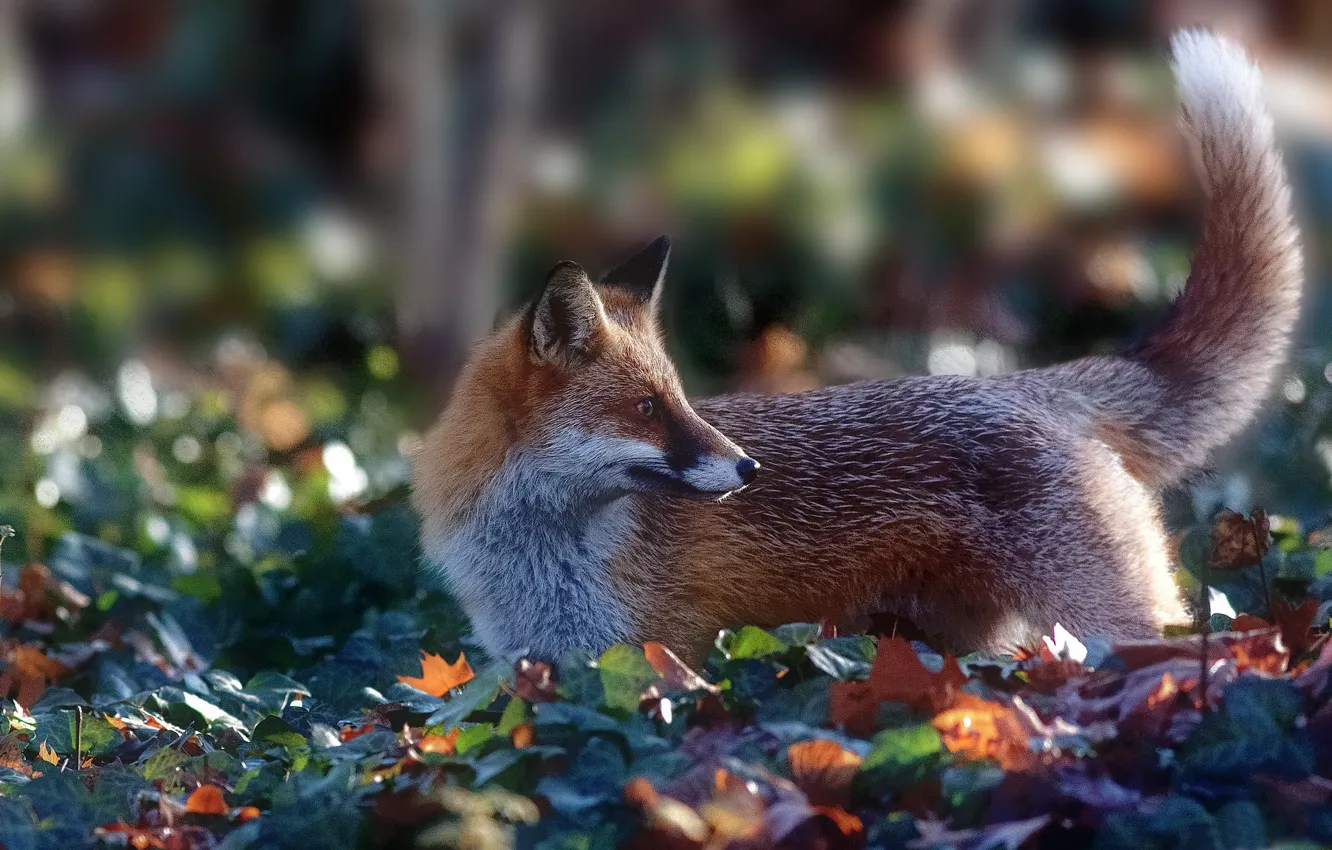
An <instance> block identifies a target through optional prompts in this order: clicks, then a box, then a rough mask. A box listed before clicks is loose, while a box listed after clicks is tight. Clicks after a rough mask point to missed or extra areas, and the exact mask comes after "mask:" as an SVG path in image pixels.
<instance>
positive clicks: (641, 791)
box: [624, 777, 711, 847]
mask: <svg viewBox="0 0 1332 850" xmlns="http://www.w3.org/2000/svg"><path fill="white" fill-rule="evenodd" d="M624 800H625V802H626V803H628V804H629V805H631V806H634V807H636V808H638V809H639V810H640V811H641V812H642V813H643V820H644V822H645V823H644V826H645V827H646V829H647V831H648V832H649V835H648V836H644V837H645V838H646V839H648V840H647V841H646V843H644V844H642V845H641V846H644V847H670V846H678V845H681V844H682V845H683V846H696V845H699V844H702V843H703V842H704V841H706V840H707V838H708V834H709V833H710V832H711V830H710V829H709V828H708V824H707V823H706V822H704V820H703V818H702V817H700V816H699V814H698V813H697V812H695V811H694V810H693V809H692V808H690V807H689V806H687V805H685V804H684V803H682V802H680V801H679V800H676V799H673V798H671V797H667V796H666V795H664V794H659V793H657V789H655V788H653V787H652V783H651V782H649V781H648V780H646V779H644V778H642V777H639V778H637V779H634V780H633V781H631V782H629V783H628V784H627V785H625V787H624Z"/></svg>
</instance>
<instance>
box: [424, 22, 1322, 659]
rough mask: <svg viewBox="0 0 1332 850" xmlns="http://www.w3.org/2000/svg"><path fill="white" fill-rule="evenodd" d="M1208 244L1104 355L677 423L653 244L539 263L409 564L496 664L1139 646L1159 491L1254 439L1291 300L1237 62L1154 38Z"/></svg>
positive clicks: (455, 398) (1267, 153)
mask: <svg viewBox="0 0 1332 850" xmlns="http://www.w3.org/2000/svg"><path fill="white" fill-rule="evenodd" d="M1170 46H1171V64H1172V69H1173V72H1174V76H1175V80H1176V88H1177V91H1178V96H1179V101H1180V116H1181V117H1180V127H1181V129H1182V131H1183V134H1184V136H1185V139H1186V141H1187V142H1189V144H1190V147H1191V149H1192V154H1193V159H1194V161H1195V162H1196V164H1197V165H1198V166H1199V167H1198V171H1199V173H1200V178H1201V184H1202V189H1203V190H1204V199H1205V200H1204V203H1203V222H1202V228H1201V232H1200V235H1199V236H1198V238H1197V241H1196V244H1195V246H1194V251H1193V257H1192V265H1191V270H1190V273H1189V276H1188V279H1187V282H1186V284H1185V287H1184V289H1183V291H1182V293H1181V294H1180V295H1179V296H1178V297H1177V298H1176V300H1175V302H1174V303H1173V305H1172V307H1171V309H1170V311H1169V313H1168V315H1167V316H1166V317H1165V318H1164V319H1163V320H1162V321H1161V323H1160V324H1159V326H1158V327H1157V328H1156V329H1155V330H1154V331H1152V332H1150V333H1149V334H1148V335H1147V336H1145V337H1144V338H1143V339H1142V340H1141V341H1139V342H1137V343H1133V344H1130V345H1127V346H1125V347H1124V348H1123V349H1121V350H1120V351H1119V353H1117V354H1112V355H1098V356H1088V357H1085V358H1083V359H1078V360H1072V361H1069V362H1065V363H1060V364H1056V365H1052V366H1047V367H1044V368H1035V369H1028V370H1024V371H1015V372H1009V373H1006V374H1002V375H998V376H993V377H984V378H974V377H961V376H932V377H908V378H902V379H894V380H866V381H860V382H856V383H849V384H844V385H839V386H831V387H826V388H822V389H815V390H810V391H803V392H797V393H792V394H784V395H762V394H733V395H723V396H719V397H714V398H706V399H700V400H695V401H692V402H691V401H690V400H688V399H687V398H686V396H685V393H684V391H683V389H682V387H681V382H680V379H679V377H678V374H677V372H676V369H675V367H674V365H673V363H672V361H671V359H670V357H669V356H668V354H667V353H666V349H665V345H664V337H663V333H662V331H661V329H660V322H659V318H658V314H659V306H660V301H661V294H662V288H663V284H664V281H665V278H666V271H667V266H668V262H669V255H670V241H669V240H668V239H667V238H666V237H661V238H658V239H656V240H655V241H653V242H652V243H651V244H649V245H647V246H646V247H645V248H643V249H642V250H641V251H639V252H638V253H637V254H635V255H634V256H632V257H630V258H629V259H628V260H626V261H625V262H623V263H622V264H620V265H618V266H616V267H615V268H613V269H611V270H610V271H609V272H606V273H605V274H604V275H602V276H600V277H599V278H598V279H597V280H595V281H594V280H593V279H592V278H591V276H590V275H589V274H588V273H587V272H586V271H585V270H584V269H583V268H582V267H581V266H579V265H578V264H577V263H574V262H572V261H564V262H561V263H559V264H557V265H555V266H554V268H553V269H551V270H550V272H549V274H548V275H547V276H546V278H545V282H544V287H543V288H542V290H541V294H540V295H539V297H537V298H536V299H534V300H533V301H532V302H531V303H529V304H528V305H527V306H526V307H525V308H524V309H522V310H521V311H520V312H519V313H518V314H517V315H515V316H513V317H512V318H510V319H509V320H508V321H507V322H505V323H504V324H502V325H500V326H498V328H497V329H496V330H495V331H494V332H493V333H491V334H490V335H489V336H487V337H486V338H484V339H483V340H482V341H480V342H479V343H478V344H477V345H476V347H475V348H474V350H473V351H472V354H471V356H470V358H469V359H468V361H467V363H466V365H465V366H464V368H463V369H462V371H461V373H460V374H459V376H458V378H457V379H456V382H455V384H454V388H453V391H452V394H451V397H450V399H449V400H448V402H447V405H446V407H445V409H444V410H443V412H442V414H441V415H440V417H439V419H438V421H437V422H436V423H435V425H434V426H433V427H432V428H431V429H430V430H429V431H428V432H427V434H426V435H425V436H424V438H423V440H422V446H421V448H420V450H419V452H418V453H417V455H416V457H415V459H414V469H413V472H412V501H413V504H414V507H415V509H416V511H417V512H418V514H419V515H420V517H421V545H422V552H423V556H424V559H425V561H426V562H427V563H428V564H429V565H430V568H432V569H436V570H441V571H442V573H443V576H444V579H445V581H446V583H447V585H448V587H449V588H450V590H451V592H452V593H453V594H454V595H455V596H456V598H457V599H458V600H459V601H460V603H461V605H462V606H463V608H464V610H465V612H466V614H467V616H468V618H469V620H470V622H471V625H472V631H473V636H474V638H475V640H476V641H477V642H478V643H479V644H480V645H481V646H482V647H483V648H484V649H485V651H486V652H487V653H488V654H489V655H491V656H492V657H496V658H500V657H507V658H517V657H518V656H520V655H526V656H527V657H529V658H532V659H541V660H550V661H558V659H559V658H560V657H561V656H562V655H564V654H565V653H566V652H568V651H570V650H575V649H578V650H584V651H587V652H591V653H600V652H602V651H604V650H605V649H606V648H608V647H609V646H611V645H612V644H616V643H633V644H643V643H645V642H649V641H653V642H657V643H660V644H663V645H665V646H666V647H668V648H670V649H672V650H673V651H675V652H676V653H677V654H679V655H680V656H681V657H683V658H685V659H687V660H694V661H698V660H701V659H702V658H704V657H705V656H706V654H707V652H708V651H709V649H710V647H711V645H712V644H713V642H714V641H715V639H716V636H717V635H718V633H719V631H720V630H722V629H724V628H727V627H730V626H733V625H736V624H742V623H747V624H755V625H758V626H761V627H775V626H777V625H780V624H783V623H790V622H833V623H842V622H857V621H863V620H864V618H866V617H867V616H868V615H870V614H873V613H876V612H891V613H894V614H897V615H900V616H901V617H903V618H905V619H907V620H909V621H910V622H912V623H913V624H916V625H917V626H918V627H919V628H920V629H922V630H923V631H924V632H925V633H926V634H927V635H929V636H930V639H931V641H936V642H937V644H938V646H940V647H946V648H949V649H954V650H957V651H972V650H979V651H995V652H1001V651H1012V649H1013V648H1015V647H1029V646H1032V645H1034V644H1035V643H1037V642H1038V641H1039V640H1040V637H1041V636H1042V635H1046V634H1050V633H1051V630H1052V628H1053V627H1054V625H1055V624H1060V625H1062V626H1063V627H1064V628H1065V629H1067V630H1069V631H1070V632H1072V633H1073V634H1075V635H1083V636H1090V635H1095V636H1100V637H1103V638H1107V639H1111V640H1133V639H1147V638H1152V637H1159V635H1160V633H1161V631H1162V628H1163V627H1164V626H1165V625H1167V624H1171V623H1179V622H1184V621H1186V620H1187V617H1188V613H1187V609H1186V606H1185V604H1184V602H1183V600H1182V597H1181V593H1180V591H1179V590H1178V587H1177V584H1176V581H1175V580H1174V577H1173V570H1172V558H1171V554H1170V546H1169V544H1168V536H1167V529H1166V526H1165V524H1164V521H1163V516H1162V508H1161V494H1162V493H1163V491H1165V490H1166V489H1167V488H1170V487H1173V486H1178V485H1181V484H1183V483H1186V482H1187V481H1188V480H1189V479H1190V477H1191V476H1194V475H1196V474H1198V473H1199V472H1201V471H1204V470H1205V468H1206V464H1207V463H1208V462H1209V459H1210V458H1211V457H1212V455H1213V454H1214V453H1215V452H1216V451H1217V450H1218V449H1220V448H1222V447H1223V446H1225V445H1227V444H1228V443H1230V442H1231V441H1232V440H1234V439H1235V438H1236V437H1238V436H1239V435H1240V433H1241V432H1242V431H1244V430H1245V429H1246V428H1247V427H1248V426H1249V424H1250V423H1251V420H1253V419H1254V418H1256V416H1257V414H1258V413H1259V412H1260V409H1261V408H1262V407H1263V406H1264V404H1265V400H1266V398H1267V396H1268V395H1269V393H1270V391H1271V390H1272V387H1273V384H1274V382H1275V380H1276V379H1277V376H1278V373H1279V372H1280V371H1281V370H1282V368H1283V365H1284V363H1285V361H1286V358H1287V356H1288V353H1289V348H1290V345H1291V342H1290V339H1291V334H1292V332H1293V328H1294V325H1295V324H1296V322H1297V320H1298V318H1299V311H1300V300H1301V290H1302V288H1303V269H1302V264H1303V260H1302V255H1301V249H1300V244H1299V243H1300V238H1299V231H1298V228H1297V225H1296V223H1295V219H1294V215H1293V212H1292V208H1291V207H1292V203H1291V192H1290V188H1289V185H1288V182H1287V176H1286V172H1285V167H1284V165H1283V160H1282V156H1281V153H1280V150H1279V148H1278V145H1277V142H1276V138H1275V131H1274V128H1273V122H1272V119H1271V117H1270V115H1269V114H1268V112H1267V110H1266V108H1265V106H1264V103H1263V98H1262V80H1261V75H1260V71H1259V69H1258V67H1257V65H1256V64H1255V63H1254V62H1253V61H1252V60H1251V59H1250V58H1249V56H1248V54H1247V53H1246V52H1245V51H1244V50H1243V49H1242V48H1241V47H1239V46H1238V45H1237V44H1236V43H1234V42H1232V41H1230V40H1228V39H1227V38H1225V37H1223V36H1220V35H1217V34H1214V33H1212V32H1210V31H1208V30H1202V29H1190V30H1182V31H1179V32H1177V33H1176V34H1175V35H1174V36H1173V37H1172V39H1171V45H1170Z"/></svg>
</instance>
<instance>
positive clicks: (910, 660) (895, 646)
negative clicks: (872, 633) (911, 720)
mask: <svg viewBox="0 0 1332 850" xmlns="http://www.w3.org/2000/svg"><path fill="white" fill-rule="evenodd" d="M966 681H967V677H966V676H965V675H963V674H962V668H961V667H959V666H958V664H957V659H955V658H953V657H951V656H949V657H948V658H945V659H944V665H943V669H941V670H940V671H939V672H938V673H933V672H931V671H930V670H929V669H928V668H926V667H925V664H924V662H922V661H921V660H920V656H919V655H917V654H916V651H915V650H914V649H912V648H911V644H909V643H907V642H906V641H905V640H903V639H902V638H900V637H899V638H889V639H888V640H882V639H880V641H879V648H878V652H877V653H876V654H875V656H874V666H873V667H871V668H870V676H869V683H870V686H871V687H872V688H873V692H874V698H875V699H877V700H878V701H880V702H902V703H906V704H907V705H910V706H912V707H913V708H920V709H930V710H933V711H940V710H942V709H944V708H946V707H947V706H948V704H949V703H950V702H952V698H953V694H954V692H956V691H957V689H958V688H961V687H962V685H963V684H965V683H966Z"/></svg>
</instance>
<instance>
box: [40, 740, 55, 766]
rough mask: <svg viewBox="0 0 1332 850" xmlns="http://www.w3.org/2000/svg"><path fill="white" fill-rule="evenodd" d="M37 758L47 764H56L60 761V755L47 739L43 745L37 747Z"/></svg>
mask: <svg viewBox="0 0 1332 850" xmlns="http://www.w3.org/2000/svg"><path fill="white" fill-rule="evenodd" d="M37 758H39V759H41V760H42V761H44V762H46V763H47V764H56V763H57V762H59V761H60V756H58V755H56V751H55V750H53V749H51V745H50V744H48V743H46V742H45V741H42V745H41V746H40V747H38V748H37Z"/></svg>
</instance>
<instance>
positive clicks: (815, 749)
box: [786, 739, 863, 806]
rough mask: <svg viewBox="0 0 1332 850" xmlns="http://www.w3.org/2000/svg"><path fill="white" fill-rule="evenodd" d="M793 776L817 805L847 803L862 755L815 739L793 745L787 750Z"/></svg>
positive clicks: (838, 745)
mask: <svg viewBox="0 0 1332 850" xmlns="http://www.w3.org/2000/svg"><path fill="white" fill-rule="evenodd" d="M786 757H787V759H788V760H789V761H790V762H791V775H792V776H793V777H794V778H795V783H796V785H797V786H799V788H800V790H801V791H804V792H805V796H806V797H808V798H809V801H810V802H811V803H813V804H814V805H816V806H844V805H846V804H847V803H848V802H849V801H850V799H851V780H852V779H854V778H855V775H856V770H858V769H859V768H860V763H861V762H862V761H863V759H861V757H860V756H858V755H856V754H855V753H853V752H851V751H850V750H848V749H846V748H844V747H842V746H841V745H840V744H836V743H834V742H832V741H825V740H821V739H820V740H814V741H801V742H800V743H798V744H792V745H791V746H790V747H788V748H787V750H786Z"/></svg>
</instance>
